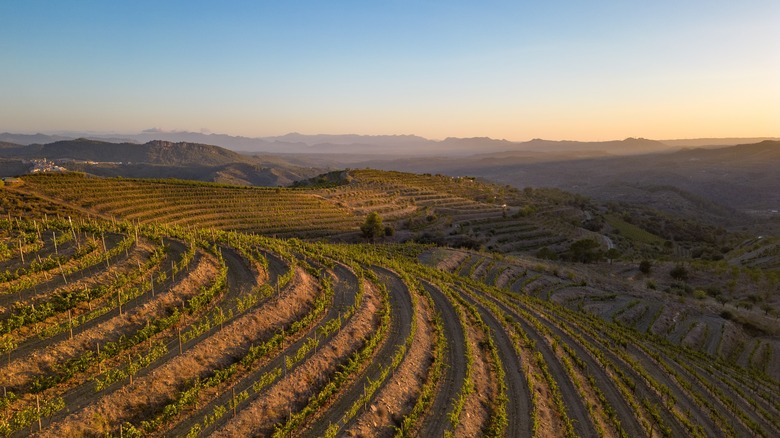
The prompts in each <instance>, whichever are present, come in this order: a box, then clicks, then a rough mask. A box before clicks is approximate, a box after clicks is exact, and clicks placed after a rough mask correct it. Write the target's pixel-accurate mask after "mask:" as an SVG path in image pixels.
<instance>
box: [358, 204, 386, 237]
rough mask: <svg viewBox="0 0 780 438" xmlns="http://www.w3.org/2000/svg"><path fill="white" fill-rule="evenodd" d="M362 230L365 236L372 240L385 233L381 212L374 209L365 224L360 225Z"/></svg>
mask: <svg viewBox="0 0 780 438" xmlns="http://www.w3.org/2000/svg"><path fill="white" fill-rule="evenodd" d="M360 231H361V232H362V233H363V237H365V238H366V239H370V240H375V239H376V238H377V237H379V236H382V235H383V234H384V227H383V226H382V217H381V216H379V213H377V212H375V211H372V212H371V213H369V214H368V216H367V217H366V220H365V222H363V225H361V226H360Z"/></svg>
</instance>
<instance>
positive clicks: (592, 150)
mask: <svg viewBox="0 0 780 438" xmlns="http://www.w3.org/2000/svg"><path fill="white" fill-rule="evenodd" d="M76 138H86V139H92V140H99V141H108V142H114V143H117V142H118V143H136V144H147V143H149V142H151V141H154V140H161V141H167V142H174V143H179V142H184V143H195V144H208V145H217V146H221V147H223V148H226V149H230V150H232V151H236V152H244V153H263V152H264V153H276V154H279V153H283V154H354V155H384V156H421V155H425V156H441V155H447V156H465V155H473V154H481V153H494V152H543V153H569V152H578V153H589V154H597V153H598V154H609V155H635V154H645V153H651V152H663V151H673V150H677V149H680V148H682V147H702V146H724V145H736V144H740V143H755V142H758V141H761V140H765V139H766V138H746V139H699V140H670V141H668V142H667V141H657V140H647V139H642V138H627V139H625V140H615V141H601V142H581V141H551V140H542V139H533V140H530V141H526V142H513V141H508V140H496V139H492V138H487V137H475V138H452V137H451V138H446V139H444V140H430V139H426V138H423V137H419V136H415V135H355V134H347V135H305V134H298V133H290V134H286V135H282V136H275V137H257V138H250V137H240V136H230V135H225V134H203V133H197V132H166V131H161V130H155V129H152V130H147V131H144V132H141V133H139V134H133V135H119V134H111V135H94V134H72V136H68V135H45V134H32V135H30V134H12V133H7V132H6V133H2V134H0V142H7V143H15V144H19V145H31V144H49V143H54V142H58V141H63V140H74V139H76ZM0 147H2V146H0Z"/></svg>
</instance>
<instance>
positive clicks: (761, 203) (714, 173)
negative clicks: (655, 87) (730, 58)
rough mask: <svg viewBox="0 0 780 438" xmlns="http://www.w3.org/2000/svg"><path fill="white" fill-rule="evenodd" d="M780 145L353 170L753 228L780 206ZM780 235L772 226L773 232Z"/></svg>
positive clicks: (494, 157) (482, 157) (500, 157)
mask: <svg viewBox="0 0 780 438" xmlns="http://www.w3.org/2000/svg"><path fill="white" fill-rule="evenodd" d="M779 145H780V142H778V141H770V140H767V141H763V142H760V143H754V144H742V145H737V146H729V147H720V148H706V149H705V148H697V149H685V150H679V151H676V152H674V151H672V152H664V153H652V154H640V155H636V156H604V155H603V154H601V153H597V152H587V151H582V152H581V153H579V154H577V153H573V152H566V153H557V154H556V153H549V152H547V153H541V152H512V151H506V152H500V153H490V154H478V155H473V156H470V157H465V158H453V157H449V158H431V159H426V160H405V159H398V160H381V161H380V160H364V161H362V162H358V163H352V165H353V166H355V167H363V166H372V167H377V168H381V169H396V170H405V171H413V172H429V173H443V174H446V175H452V176H457V175H466V174H468V175H476V176H480V177H483V178H486V179H488V180H491V181H497V182H501V183H506V184H511V185H513V186H515V187H556V188H559V189H563V190H566V191H570V192H575V193H581V194H584V195H587V196H589V197H592V198H594V199H598V200H600V201H616V202H626V203H629V204H639V205H647V206H651V207H653V208H656V209H660V210H663V211H666V212H669V213H673V214H679V215H684V216H687V217H700V218H702V219H703V220H705V221H707V222H709V223H712V224H727V225H730V226H752V225H753V224H754V223H755V222H756V221H765V220H766V219H770V220H771V219H773V214H772V213H771V212H772V211H777V210H778V206H779V205H780V197H779V196H780V195H778V194H780V173H779V172H777V171H776V169H778V168H780V146H779ZM779 218H780V216H777V215H774V219H775V220H777V219H779ZM765 225H766V224H765ZM775 228H776V227H775V226H774V225H772V224H771V222H770V224H768V229H770V230H771V229H775ZM759 229H767V227H765V226H763V225H762V226H761V227H759ZM759 232H760V231H759Z"/></svg>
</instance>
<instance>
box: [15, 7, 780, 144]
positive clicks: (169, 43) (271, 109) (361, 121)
mask: <svg viewBox="0 0 780 438" xmlns="http://www.w3.org/2000/svg"><path fill="white" fill-rule="evenodd" d="M534 3H535V2H534ZM629 3H630V4H629ZM0 16H2V17H4V19H3V26H2V27H0V58H2V59H3V68H2V69H0V99H1V100H2V105H1V106H0V131H9V132H28V133H32V132H39V131H40V132H57V131H93V132H116V133H130V132H138V131H141V130H144V129H148V128H151V127H160V128H162V129H166V130H187V131H202V130H208V131H210V132H219V133H227V134H231V135H243V136H266V135H280V134H284V133H287V132H293V131H295V132H304V133H311V134H315V133H330V134H335V133H356V134H416V135H421V136H425V137H428V138H444V137H450V136H454V137H472V136H489V137H493V138H506V139H511V140H518V141H520V140H527V139H530V138H535V137H541V138H548V139H577V140H606V139H618V138H625V137H629V136H633V137H646V138H656V139H670V138H694V137H740V136H743V137H748V136H780V27H779V26H778V25H777V23H780V4H779V3H778V2H776V1H768V0H767V1H765V0H749V1H745V2H732V1H706V2H705V1H690V2H683V3H682V4H681V2H673V1H658V2H641V4H636V2H618V1H596V2H573V1H555V2H545V3H544V6H539V5H534V4H533V3H532V2H503V1H499V2H487V3H485V2H478V3H477V2H450V1H447V2H442V1H433V2H417V1H394V2H381V3H377V2H351V1H350V2H313V1H296V2H273V3H268V2H219V3H207V2H184V1H178V2H154V1H133V2H121V4H119V5H118V4H117V2H103V1H80V2H54V1H34V2H33V1H29V2H28V1H25V2H3V3H2V4H0Z"/></svg>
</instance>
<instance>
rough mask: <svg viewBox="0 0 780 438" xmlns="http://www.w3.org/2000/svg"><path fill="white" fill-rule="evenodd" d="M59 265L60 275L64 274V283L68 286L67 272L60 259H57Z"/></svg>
mask: <svg viewBox="0 0 780 438" xmlns="http://www.w3.org/2000/svg"><path fill="white" fill-rule="evenodd" d="M57 265H58V266H59V267H60V274H62V281H64V282H65V284H68V279H67V278H65V270H64V269H62V263H60V259H57Z"/></svg>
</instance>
